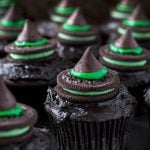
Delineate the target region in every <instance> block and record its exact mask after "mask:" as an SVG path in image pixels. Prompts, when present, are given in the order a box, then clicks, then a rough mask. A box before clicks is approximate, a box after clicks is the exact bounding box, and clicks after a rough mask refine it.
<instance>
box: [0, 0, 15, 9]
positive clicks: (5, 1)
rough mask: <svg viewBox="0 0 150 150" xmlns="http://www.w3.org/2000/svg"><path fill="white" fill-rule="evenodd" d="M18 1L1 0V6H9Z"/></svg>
mask: <svg viewBox="0 0 150 150" xmlns="http://www.w3.org/2000/svg"><path fill="white" fill-rule="evenodd" d="M15 2H16V1H15V0H3V1H0V7H8V6H11V5H12V4H14V3H15Z"/></svg>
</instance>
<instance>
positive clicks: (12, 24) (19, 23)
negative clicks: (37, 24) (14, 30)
mask: <svg viewBox="0 0 150 150" xmlns="http://www.w3.org/2000/svg"><path fill="white" fill-rule="evenodd" d="M0 24H1V25H2V26H5V27H23V26H24V24H25V20H19V21H9V20H6V19H1V20H0Z"/></svg>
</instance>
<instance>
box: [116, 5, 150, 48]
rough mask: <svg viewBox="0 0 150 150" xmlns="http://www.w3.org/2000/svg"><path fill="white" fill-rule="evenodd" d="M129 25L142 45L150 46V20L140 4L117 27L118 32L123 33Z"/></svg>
mask: <svg viewBox="0 0 150 150" xmlns="http://www.w3.org/2000/svg"><path fill="white" fill-rule="evenodd" d="M127 27H131V28H132V31H133V32H132V35H133V37H134V38H135V39H136V40H137V41H138V43H139V44H140V45H141V46H143V47H145V48H150V44H149V39H150V20H149V19H148V18H147V16H146V15H145V14H144V12H143V10H142V8H141V7H140V6H139V5H138V6H137V7H136V9H135V10H134V12H133V13H132V14H131V15H130V16H129V17H128V18H127V19H125V20H123V22H122V24H121V25H120V26H119V27H118V29H117V32H118V34H120V35H123V34H124V33H125V31H126V28H127Z"/></svg>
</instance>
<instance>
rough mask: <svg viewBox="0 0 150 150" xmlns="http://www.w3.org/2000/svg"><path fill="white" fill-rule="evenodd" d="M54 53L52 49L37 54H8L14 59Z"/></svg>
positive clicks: (32, 57) (25, 58)
mask: <svg viewBox="0 0 150 150" xmlns="http://www.w3.org/2000/svg"><path fill="white" fill-rule="evenodd" d="M54 53H55V51H54V50H50V51H48V52H42V53H37V54H10V57H11V58H13V59H16V60H32V59H40V58H44V57H48V56H51V55H53V54H54Z"/></svg>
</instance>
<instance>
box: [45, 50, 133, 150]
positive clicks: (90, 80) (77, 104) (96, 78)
mask: <svg viewBox="0 0 150 150" xmlns="http://www.w3.org/2000/svg"><path fill="white" fill-rule="evenodd" d="M135 103H136V102H135V100H134V98H133V97H132V96H131V95H130V94H129V93H128V91H127V90H126V88H125V87H124V86H122V85H121V84H120V80H119V77H118V75H117V74H116V73H115V72H113V71H111V70H109V69H107V68H106V67H104V66H103V65H101V64H100V63H99V61H98V60H97V59H96V58H95V56H94V55H93V54H92V52H91V48H90V47H89V48H88V49H87V50H86V51H85V53H84V54H83V56H82V57H81V59H80V60H79V62H78V63H77V64H76V65H75V67H74V68H72V69H69V70H65V71H63V72H61V73H60V74H59V75H58V76H57V86H56V87H55V88H54V90H52V89H50V88H49V89H48V96H47V100H46V103H45V108H46V111H47V113H48V115H49V118H50V122H51V123H52V122H53V123H54V126H55V129H56V135H57V142H58V145H59V149H60V150H64V149H68V150H76V149H80V148H81V147H82V149H83V150H86V149H87V147H88V149H90V150H92V149H93V147H95V148H96V149H101V146H102V145H103V148H102V149H111V148H112V147H115V148H116V149H118V150H121V149H122V148H121V147H120V145H123V139H124V133H125V131H126V129H127V126H128V125H127V124H128V123H127V122H128V121H129V120H130V118H131V116H132V114H133V112H134V108H135ZM126 125H127V126H126ZM89 131H90V132H89ZM103 133H104V134H103ZM115 133H117V135H116V134H115ZM102 135H103V136H102ZM108 135H109V136H108ZM120 135H122V136H120ZM65 137H68V138H65ZM120 137H121V139H120ZM79 139H80V140H79ZM109 141H113V142H109ZM104 142H105V143H104Z"/></svg>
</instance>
